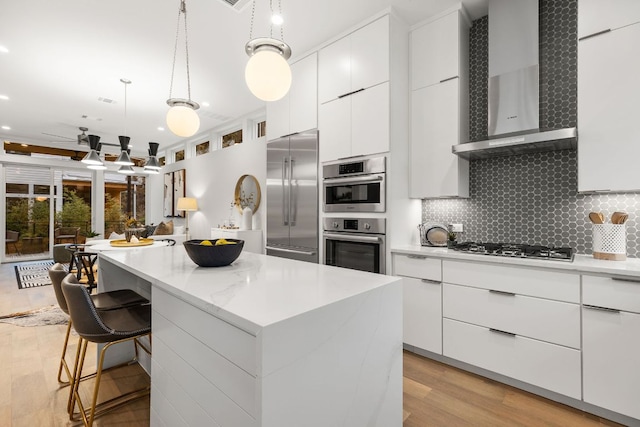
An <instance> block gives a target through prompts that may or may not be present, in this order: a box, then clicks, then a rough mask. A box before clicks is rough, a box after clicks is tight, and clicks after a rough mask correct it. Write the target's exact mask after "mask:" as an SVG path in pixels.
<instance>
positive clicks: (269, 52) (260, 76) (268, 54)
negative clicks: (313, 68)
mask: <svg viewBox="0 0 640 427" xmlns="http://www.w3.org/2000/svg"><path fill="white" fill-rule="evenodd" d="M269 4H270V7H271V5H272V2H271V0H270V2H269ZM255 8H256V3H255V0H254V1H253V6H252V11H251V28H250V30H249V39H250V40H249V41H248V42H247V44H246V45H245V47H244V50H245V52H246V53H247V55H249V61H248V62H247V66H246V67H245V70H244V78H245V81H246V83H247V86H248V87H249V90H250V91H251V93H252V94H253V95H255V96H256V97H257V98H258V99H261V100H263V101H277V100H279V99H281V98H282V97H283V96H285V95H286V94H287V92H289V88H290V87H291V67H289V63H288V62H287V60H288V59H289V58H290V57H291V48H290V47H289V45H287V44H286V43H285V42H284V30H283V28H282V25H281V26H280V38H281V40H278V39H274V38H273V37H271V36H270V37H259V38H255V39H252V36H253V17H254V14H255ZM278 9H279V11H278V12H279V15H278V17H280V16H282V8H281V5H280V1H279V2H278ZM271 13H272V15H273V16H274V17H275V16H276V15H274V14H273V8H272V7H271ZM280 22H281V21H280ZM272 23H273V19H272ZM270 32H271V33H273V25H271V26H270Z"/></svg>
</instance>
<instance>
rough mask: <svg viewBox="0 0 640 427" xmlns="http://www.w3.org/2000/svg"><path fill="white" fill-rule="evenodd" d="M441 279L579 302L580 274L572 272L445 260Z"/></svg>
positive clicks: (476, 286)
mask: <svg viewBox="0 0 640 427" xmlns="http://www.w3.org/2000/svg"><path fill="white" fill-rule="evenodd" d="M558 262H560V261H558ZM442 281H443V282H447V283H453V284H456V285H466V286H473V287H475V288H482V289H494V290H498V291H505V292H513V293H516V294H520V295H528V296H532V297H540V298H549V299H554V300H558V301H565V302H573V303H576V304H578V303H580V276H579V275H577V274H573V273H563V272H559V271H548V270H542V269H540V270H538V269H532V268H526V267H520V266H502V265H492V264H486V263H473V262H462V261H449V260H445V261H443V262H442Z"/></svg>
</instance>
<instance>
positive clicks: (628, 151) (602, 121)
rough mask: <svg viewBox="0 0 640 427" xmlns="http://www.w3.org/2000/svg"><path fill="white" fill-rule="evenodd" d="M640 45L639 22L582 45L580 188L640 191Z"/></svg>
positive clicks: (579, 78) (580, 61) (583, 41)
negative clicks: (639, 47) (638, 106)
mask: <svg viewBox="0 0 640 427" xmlns="http://www.w3.org/2000/svg"><path fill="white" fill-rule="evenodd" d="M607 3H608V2H607ZM638 3H640V2H638ZM580 4H582V3H580ZM638 45H640V24H635V25H631V26H627V27H624V28H620V29H618V30H615V31H611V32H608V33H605V34H601V35H599V36H596V37H591V38H587V39H585V40H582V41H580V42H579V43H578V129H579V139H578V191H612V192H613V191H633V190H638V189H640V168H638V161H637V159H638V157H640V145H639V144H638V141H640V128H639V127H638V126H637V124H636V122H637V120H638V108H637V103H638V99H640V80H638V78H637V76H638V75H640V59H639V58H638Z"/></svg>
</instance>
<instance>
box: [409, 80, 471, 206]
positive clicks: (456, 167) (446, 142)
mask: <svg viewBox="0 0 640 427" xmlns="http://www.w3.org/2000/svg"><path fill="white" fill-rule="evenodd" d="M459 83H460V82H459V79H453V80H448V81H446V82H444V83H439V84H436V85H432V86H428V87H424V88H422V89H418V90H415V91H413V93H412V95H411V114H412V117H413V120H412V121H411V159H410V164H411V170H410V182H411V186H410V193H409V195H410V197H415V198H421V199H422V198H430V197H460V196H464V197H467V196H468V195H469V184H468V183H469V162H468V161H467V160H465V159H462V158H459V157H458V156H456V155H455V154H453V153H452V152H451V146H452V145H454V144H458V141H460V117H459V114H460V88H459Z"/></svg>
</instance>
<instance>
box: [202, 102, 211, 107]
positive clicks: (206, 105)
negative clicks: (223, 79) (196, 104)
mask: <svg viewBox="0 0 640 427" xmlns="http://www.w3.org/2000/svg"><path fill="white" fill-rule="evenodd" d="M209 105H211V104H209V103H208V102H207V101H203V102H202V106H203V107H208V106H209Z"/></svg>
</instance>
